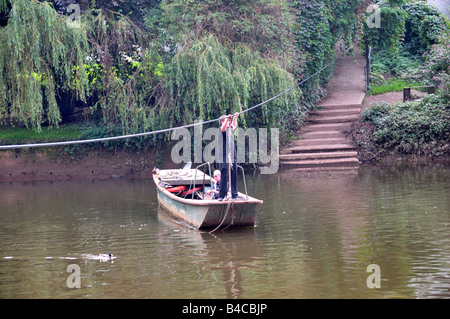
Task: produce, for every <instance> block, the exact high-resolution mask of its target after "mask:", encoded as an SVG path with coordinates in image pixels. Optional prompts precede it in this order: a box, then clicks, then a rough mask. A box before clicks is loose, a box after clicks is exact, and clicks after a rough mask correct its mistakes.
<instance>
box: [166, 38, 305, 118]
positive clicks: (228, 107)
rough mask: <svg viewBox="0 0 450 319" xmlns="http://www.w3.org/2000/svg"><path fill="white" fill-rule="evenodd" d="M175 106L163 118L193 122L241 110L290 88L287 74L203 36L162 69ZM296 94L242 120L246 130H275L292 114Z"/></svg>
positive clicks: (268, 62) (242, 49)
mask: <svg viewBox="0 0 450 319" xmlns="http://www.w3.org/2000/svg"><path fill="white" fill-rule="evenodd" d="M167 69H168V70H167V72H168V79H169V84H170V90H171V96H172V99H171V101H170V102H169V103H170V104H173V105H174V106H175V108H174V109H168V114H169V115H168V117H169V118H174V119H175V121H176V123H183V124H186V123H193V121H194V119H198V118H200V119H203V120H208V119H212V118H218V117H219V116H220V115H222V114H229V113H234V112H237V111H242V110H243V109H246V108H248V107H250V106H252V105H254V104H257V103H259V102H262V101H263V100H266V99H268V98H270V97H272V96H274V95H277V94H279V93H280V92H282V91H284V90H286V89H288V88H290V87H292V86H293V85H295V80H294V78H293V76H292V75H291V74H289V73H288V72H287V71H286V70H284V69H283V68H282V67H280V66H279V64H278V63H277V62H276V61H274V60H268V59H263V58H262V57H261V56H260V54H259V53H258V52H255V51H253V50H251V49H250V48H249V47H248V46H246V45H244V44H242V43H232V42H227V43H223V44H222V43H220V41H219V40H218V38H217V37H216V36H214V35H209V36H206V37H204V38H202V39H200V40H198V41H196V42H193V43H192V44H191V45H189V46H185V47H184V48H183V49H182V50H180V52H178V53H177V55H175V57H174V58H173V60H172V63H171V64H169V65H168V67H167ZM298 96H299V92H298V91H297V89H294V90H292V91H291V92H290V93H288V94H286V95H284V96H283V97H281V98H279V99H277V100H274V101H273V102H270V103H268V104H265V105H264V106H262V107H261V108H260V109H258V110H255V112H252V114H248V115H246V116H245V122H246V124H247V125H248V126H253V127H258V126H260V125H268V126H278V124H279V123H280V121H281V120H282V119H286V118H287V117H288V116H289V115H297V114H298V112H299V110H298V103H297V99H298Z"/></svg>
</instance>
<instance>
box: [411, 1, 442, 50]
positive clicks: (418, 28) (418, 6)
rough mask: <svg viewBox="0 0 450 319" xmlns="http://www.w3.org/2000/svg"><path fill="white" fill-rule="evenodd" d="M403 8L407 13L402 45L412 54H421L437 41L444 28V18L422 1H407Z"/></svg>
mask: <svg viewBox="0 0 450 319" xmlns="http://www.w3.org/2000/svg"><path fill="white" fill-rule="evenodd" d="M403 8H404V10H405V11H406V12H407V13H408V19H407V20H406V22H405V28H406V33H405V39H404V43H403V46H404V47H405V48H406V49H407V50H408V51H410V52H411V53H412V54H422V53H423V52H424V51H426V50H428V49H429V48H430V46H431V45H433V44H435V43H437V42H438V40H439V37H440V36H441V34H442V32H443V31H444V30H445V18H444V17H443V16H441V15H440V12H439V11H438V9H436V8H435V7H433V6H430V5H428V4H427V3H426V2H424V1H414V2H407V3H406V4H404V5H403Z"/></svg>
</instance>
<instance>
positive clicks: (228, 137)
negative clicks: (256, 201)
mask: <svg viewBox="0 0 450 319" xmlns="http://www.w3.org/2000/svg"><path fill="white" fill-rule="evenodd" d="M238 116H239V113H237V112H236V113H234V115H222V116H221V117H220V118H219V125H220V131H221V132H222V145H221V146H222V147H221V152H220V154H221V155H222V158H221V159H219V160H221V161H220V173H221V183H220V184H219V198H218V200H219V201H223V200H224V199H225V198H226V197H227V192H228V180H229V175H228V171H229V170H230V161H231V198H233V199H237V198H238V190H237V164H236V162H237V159H236V157H237V156H236V146H235V144H234V134H233V131H234V130H235V129H236V127H237V117H238Z"/></svg>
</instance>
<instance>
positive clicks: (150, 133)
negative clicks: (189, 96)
mask: <svg viewBox="0 0 450 319" xmlns="http://www.w3.org/2000/svg"><path fill="white" fill-rule="evenodd" d="M355 45H356V44H353V45H352V46H351V47H349V48H348V49H347V50H345V51H344V52H343V53H342V54H341V55H339V56H338V57H336V58H335V59H334V60H333V61H331V62H329V63H327V64H326V65H325V66H324V67H322V68H321V69H320V70H318V71H317V72H315V73H314V74H312V75H310V76H308V77H307V78H306V79H304V80H302V81H301V82H299V83H297V84H295V85H293V86H292V87H290V88H288V89H286V90H285V91H283V92H281V93H280V94H278V95H275V96H273V97H271V98H270V99H268V100H265V101H263V102H261V103H259V104H256V105H254V106H252V107H249V108H248V109H246V110H243V111H241V112H237V113H238V114H239V115H240V114H243V113H246V112H249V111H251V110H253V109H255V108H257V107H260V106H262V105H264V104H267V103H269V102H271V101H273V100H275V99H277V98H279V97H280V96H282V95H284V94H286V93H288V92H290V91H292V90H293V89H294V88H296V87H297V86H300V85H302V84H303V83H305V82H306V81H309V80H310V79H311V78H312V77H314V76H316V75H317V74H319V73H320V72H322V71H323V70H325V69H326V68H328V67H329V66H330V65H331V64H332V63H334V62H335V61H337V59H339V58H340V57H341V56H344V54H346V53H347V52H348V51H350V49H351V48H353V47H354V46H355ZM219 119H220V118H216V119H212V120H207V121H202V122H197V123H194V124H188V125H182V126H177V127H172V128H167V129H161V130H156V131H150V132H143V133H136V134H128V135H121V136H111V137H103V138H95V139H87V140H75V141H63V142H49V143H34V144H17V145H0V151H1V150H9V149H17V148H35V147H49V146H66V145H75V144H86V143H96V142H105V141H113V140H120V139H127V138H133V137H141V136H148V135H154V134H159V133H166V132H170V131H174V130H178V129H183V128H190V127H194V126H197V125H203V124H208V123H213V122H217V121H219Z"/></svg>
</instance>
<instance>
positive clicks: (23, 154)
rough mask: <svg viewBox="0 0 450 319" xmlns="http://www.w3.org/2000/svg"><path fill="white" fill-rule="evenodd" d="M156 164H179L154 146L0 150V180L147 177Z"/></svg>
mask: <svg viewBox="0 0 450 319" xmlns="http://www.w3.org/2000/svg"><path fill="white" fill-rule="evenodd" d="M165 153H168V154H165ZM155 165H164V167H165V168H174V167H178V166H177V165H175V164H174V163H173V162H172V161H171V160H170V152H164V153H162V154H161V153H160V154H158V153H157V152H156V151H155V150H153V151H149V152H140V153H137V152H131V151H130V152H127V151H107V150H91V151H88V152H83V154H81V155H80V154H68V153H66V152H64V151H62V150H60V149H57V148H53V149H29V150H22V151H2V152H0V182H15V181H56V180H86V179H93V180H94V179H95V180H98V179H109V178H148V177H151V174H152V173H151V172H152V169H153V167H154V166H155Z"/></svg>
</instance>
